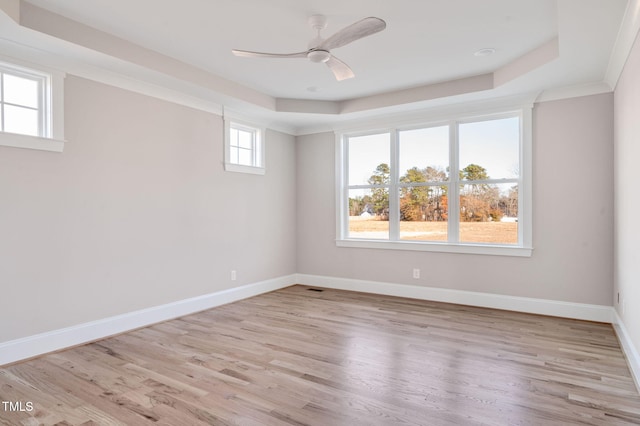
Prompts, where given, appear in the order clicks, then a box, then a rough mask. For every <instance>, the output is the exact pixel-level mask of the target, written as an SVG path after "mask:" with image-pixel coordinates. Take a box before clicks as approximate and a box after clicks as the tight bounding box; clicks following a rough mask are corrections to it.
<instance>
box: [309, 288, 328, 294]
mask: <svg viewBox="0 0 640 426" xmlns="http://www.w3.org/2000/svg"><path fill="white" fill-rule="evenodd" d="M307 290H309V291H317V292H318V293H320V292H323V291H324V290H322V289H321V288H308V289H307Z"/></svg>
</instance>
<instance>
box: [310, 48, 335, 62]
mask: <svg viewBox="0 0 640 426" xmlns="http://www.w3.org/2000/svg"><path fill="white" fill-rule="evenodd" d="M330 57H331V54H330V53H329V52H327V51H326V50H311V51H309V53H307V58H309V60H310V61H311V62H327V61H328V60H329V58H330Z"/></svg>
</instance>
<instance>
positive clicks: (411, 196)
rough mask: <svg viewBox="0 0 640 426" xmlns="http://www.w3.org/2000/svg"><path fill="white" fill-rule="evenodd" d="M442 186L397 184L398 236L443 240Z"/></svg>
mask: <svg viewBox="0 0 640 426" xmlns="http://www.w3.org/2000/svg"><path fill="white" fill-rule="evenodd" d="M448 217H449V210H448V198H447V187H446V186H435V185H432V186H417V187H403V188H400V239H401V240H420V241H447V239H448V238H447V219H448Z"/></svg>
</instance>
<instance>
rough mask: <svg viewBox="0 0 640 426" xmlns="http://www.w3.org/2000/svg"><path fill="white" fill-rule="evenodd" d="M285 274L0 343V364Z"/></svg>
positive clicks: (284, 283) (150, 320) (257, 288)
mask: <svg viewBox="0 0 640 426" xmlns="http://www.w3.org/2000/svg"><path fill="white" fill-rule="evenodd" d="M296 278H297V276H296V275H295V274H294V275H287V276H284V277H279V278H274V279H270V280H266V281H261V282H257V283H254V284H248V285H244V286H242V287H236V288H231V289H228V290H222V291H218V292H215V293H210V294H205V295H203V296H197V297H192V298H189V299H184V300H180V301H177V302H172V303H167V304H165V305H160V306H154V307H152V308H147V309H142V310H139V311H134V312H129V313H126V314H122V315H116V316H113V317H109V318H104V319H100V320H96V321H91V322H87V323H83V324H79V325H75V326H72V327H67V328H63V329H59V330H53V331H49V332H46V333H40V334H36V335H33V336H28V337H24V338H21V339H16V340H10V341H8V342H2V343H0V366H1V365H4V364H10V363H14V362H17V361H21V360H25V359H28V358H33V357H35V356H38V355H42V354H45V353H48V352H54V351H58V350H61V349H65V348H69V347H72V346H77V345H81V344H84V343H88V342H92V341H95V340H99V339H102V338H105V337H108V336H113V335H115V334H120V333H124V332H126V331H130V330H134V329H136V328H140V327H145V326H148V325H151V324H156V323H159V322H162V321H166V320H170V319H173V318H178V317H181V316H184V315H188V314H192V313H195V312H199V311H203V310H206V309H210V308H214V307H216V306H220V305H224V304H227V303H231V302H235V301H238V300H241V299H246V298H249V297H252V296H257V295H259V294H262V293H267V292H270V291H274V290H278V289H281V288H284V287H289V286H291V285H293V284H295V283H296Z"/></svg>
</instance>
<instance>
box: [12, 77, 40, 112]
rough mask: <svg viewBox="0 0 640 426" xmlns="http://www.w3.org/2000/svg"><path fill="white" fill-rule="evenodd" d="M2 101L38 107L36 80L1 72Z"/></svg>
mask: <svg viewBox="0 0 640 426" xmlns="http://www.w3.org/2000/svg"><path fill="white" fill-rule="evenodd" d="M3 86H4V101H5V102H8V103H12V104H16V105H22V106H28V107H31V108H38V104H39V102H38V81H36V80H31V79H28V78H22V77H17V76H15V75H10V74H3Z"/></svg>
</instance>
